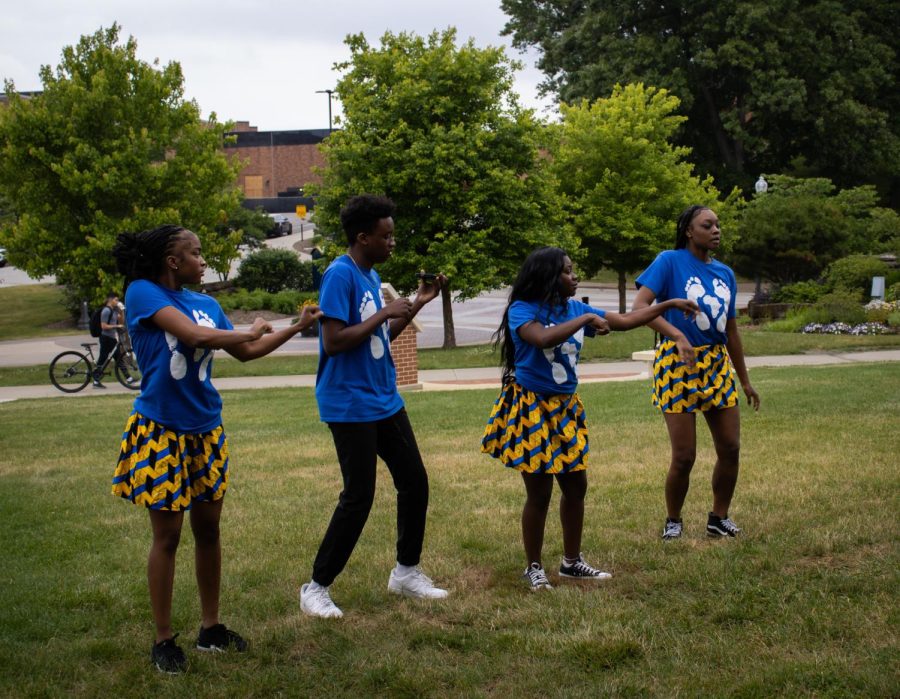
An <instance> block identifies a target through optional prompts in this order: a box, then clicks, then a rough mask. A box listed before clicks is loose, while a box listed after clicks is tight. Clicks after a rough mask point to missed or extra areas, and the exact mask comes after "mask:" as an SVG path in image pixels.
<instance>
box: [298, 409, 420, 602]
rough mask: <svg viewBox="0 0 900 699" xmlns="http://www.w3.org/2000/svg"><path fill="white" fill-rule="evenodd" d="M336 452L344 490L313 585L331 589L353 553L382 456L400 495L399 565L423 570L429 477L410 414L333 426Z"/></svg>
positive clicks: (403, 412)
mask: <svg viewBox="0 0 900 699" xmlns="http://www.w3.org/2000/svg"><path fill="white" fill-rule="evenodd" d="M328 427H329V429H331V435H332V437H333V438H334V446H335V447H336V448H337V455H338V461H340V464H341V475H342V476H343V478H344V489H343V490H342V491H341V495H340V497H339V499H338V504H337V507H336V508H335V510H334V514H333V515H332V516H331V522H330V523H329V525H328V530H327V531H326V532H325V538H324V539H323V540H322V545H321V546H319V553H318V554H317V555H316V560H315V562H314V563H313V580H315V581H316V582H317V583H319V584H320V585H325V586H328V585H331V583H332V582H334V579H335V578H336V577H337V576H338V574H340V572H341V571H342V570H343V569H344V566H345V565H346V564H347V561H348V560H349V558H350V554H351V553H353V549H354V547H355V546H356V542H357V541H358V540H359V536H360V534H362V530H363V527H364V526H365V524H366V520H367V519H368V518H369V511H370V510H371V509H372V501H373V500H374V498H375V466H376V462H377V458H376V457H377V456H380V457H381V458H382V459H383V460H384V462H385V464H387V467H388V470H389V471H390V473H391V477H392V478H393V479H394V487H395V488H396V489H397V561H398V562H399V563H400V564H402V565H408V566H414V565H418V563H419V558H420V556H421V554H422V542H423V540H424V538H425V514H426V512H427V510H428V474H427V473H426V472H425V465H424V464H423V463H422V457H421V455H420V454H419V447H418V445H417V444H416V438H415V435H413V431H412V427H411V426H410V424H409V417H408V416H407V415H406V410H400V411H399V412H397V413H395V414H394V415H392V416H391V417H389V418H386V419H384V420H379V421H377V422H331V423H328Z"/></svg>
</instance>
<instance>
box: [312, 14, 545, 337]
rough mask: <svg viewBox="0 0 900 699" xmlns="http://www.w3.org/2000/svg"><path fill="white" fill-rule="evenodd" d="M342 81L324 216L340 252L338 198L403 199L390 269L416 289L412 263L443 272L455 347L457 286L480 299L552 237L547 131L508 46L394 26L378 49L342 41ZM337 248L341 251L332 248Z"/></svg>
mask: <svg viewBox="0 0 900 699" xmlns="http://www.w3.org/2000/svg"><path fill="white" fill-rule="evenodd" d="M346 43H347V45H348V46H349V47H350V52H351V57H350V59H349V60H348V61H347V62H345V63H341V64H338V65H337V66H336V68H337V69H338V70H341V71H345V74H344V76H343V77H342V78H341V80H340V82H339V83H338V85H337V93H338V94H339V95H340V98H341V100H342V102H343V112H344V120H343V124H342V128H341V130H340V131H336V132H335V133H333V134H332V135H331V136H329V138H328V139H327V141H326V142H325V144H324V146H323V152H324V155H325V159H326V164H327V167H326V168H325V169H324V171H323V172H322V175H323V181H322V184H321V185H320V186H317V187H313V189H314V190H315V194H316V195H317V197H318V201H317V204H316V209H315V218H316V224H317V226H318V228H319V230H320V231H323V232H325V234H326V235H328V237H329V238H330V239H331V240H332V241H333V242H334V243H335V244H336V246H337V248H340V249H342V248H343V247H344V245H345V239H344V236H343V233H341V232H340V231H341V228H340V223H339V212H340V209H341V206H342V205H343V204H344V203H345V201H346V200H347V199H348V198H349V197H350V196H352V195H355V194H360V193H364V192H372V193H383V194H385V195H387V196H389V197H390V198H391V199H393V200H394V202H395V203H396V204H397V216H396V226H397V237H398V245H397V248H396V250H395V252H394V254H393V256H392V259H391V260H390V261H388V262H387V263H386V264H385V265H384V266H383V277H384V278H385V279H386V280H389V281H391V283H392V284H394V285H395V286H396V287H397V288H398V289H400V290H403V291H409V290H411V289H412V288H413V287H414V285H415V272H416V271H417V270H419V269H426V270H428V271H434V272H438V271H441V272H444V273H445V274H447V276H448V277H449V279H450V282H449V284H450V289H445V293H444V295H443V307H444V330H445V334H444V345H445V346H453V345H454V344H455V337H454V333H453V325H452V315H451V311H450V308H451V307H450V293H451V291H452V292H455V293H457V294H458V295H459V296H460V297H463V298H465V297H472V296H475V295H476V294H478V293H480V292H481V291H484V290H486V289H491V288H498V287H500V286H502V285H504V284H508V283H509V282H510V281H511V280H512V278H513V276H514V275H515V273H516V271H517V270H518V267H519V265H520V264H521V262H522V260H523V259H524V257H525V255H526V254H527V252H528V251H529V250H531V249H532V248H534V247H536V246H538V245H540V244H543V243H545V242H547V241H549V240H550V239H551V237H552V239H553V240H554V241H556V242H559V238H558V235H557V234H556V233H557V232H556V231H553V230H552V228H553V227H552V221H550V224H551V225H548V219H550V218H551V217H552V215H553V207H548V201H549V193H548V190H547V188H546V178H545V177H544V176H543V174H542V171H541V169H540V167H539V165H540V158H539V154H538V146H539V143H540V139H541V137H542V128H541V127H540V126H539V125H538V124H537V122H536V121H535V120H534V119H533V117H532V114H531V113H530V112H529V111H527V110H524V109H522V108H521V107H520V106H519V105H518V102H517V97H516V95H515V94H514V93H513V92H512V77H513V70H515V69H516V68H517V67H518V66H517V64H516V63H514V62H512V61H510V60H509V59H507V58H506V56H505V55H504V53H503V50H502V49H501V48H490V47H489V48H484V49H481V48H476V47H475V46H474V45H473V42H472V41H471V40H470V41H468V42H466V43H464V44H462V45H461V46H457V45H456V31H455V30H454V29H448V30H446V31H444V32H434V33H432V34H430V35H429V36H428V37H427V38H422V37H419V36H415V35H412V34H406V33H401V34H396V35H395V34H391V33H386V34H385V35H384V36H383V37H382V38H381V46H380V47H377V48H376V47H372V46H370V45H369V44H368V42H367V41H366V39H365V37H364V36H363V35H361V34H360V35H355V36H350V37H348V38H347V40H346ZM331 254H336V252H335V249H332V251H331Z"/></svg>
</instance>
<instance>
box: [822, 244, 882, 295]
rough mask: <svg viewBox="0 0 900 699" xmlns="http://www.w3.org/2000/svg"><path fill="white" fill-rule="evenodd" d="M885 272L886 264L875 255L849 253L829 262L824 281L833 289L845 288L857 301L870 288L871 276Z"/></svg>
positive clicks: (866, 293) (880, 275)
mask: <svg viewBox="0 0 900 699" xmlns="http://www.w3.org/2000/svg"><path fill="white" fill-rule="evenodd" d="M887 272H888V266H887V265H886V264H885V263H884V262H882V261H881V260H879V259H878V258H877V257H872V256H870V255H850V256H849V257H842V258H841V259H840V260H835V261H834V262H832V263H831V265H830V266H829V267H828V271H827V273H826V281H827V283H828V287H829V288H830V289H832V290H833V291H837V290H839V289H845V290H846V291H847V292H849V293H850V294H853V295H854V297H855V298H856V300H857V301H862V299H864V298H868V297H869V294H870V292H871V290H872V277H883V276H885V275H886V274H887Z"/></svg>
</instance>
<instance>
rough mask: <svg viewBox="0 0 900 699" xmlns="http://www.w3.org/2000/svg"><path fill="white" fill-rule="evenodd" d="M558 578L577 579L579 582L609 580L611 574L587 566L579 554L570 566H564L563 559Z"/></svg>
mask: <svg viewBox="0 0 900 699" xmlns="http://www.w3.org/2000/svg"><path fill="white" fill-rule="evenodd" d="M559 576H560V577H561V578H578V579H580V580H609V579H610V578H611V577H612V574H610V573H604V572H603V571H602V570H597V569H596V568H594V567H592V566H589V565H588V564H587V563H585V562H584V558H583V557H582V555H581V554H580V553H579V554H578V558H577V559H575V562H574V563H572V564H571V565H566V559H565V558H564V559H563V562H562V564H561V565H560V566H559Z"/></svg>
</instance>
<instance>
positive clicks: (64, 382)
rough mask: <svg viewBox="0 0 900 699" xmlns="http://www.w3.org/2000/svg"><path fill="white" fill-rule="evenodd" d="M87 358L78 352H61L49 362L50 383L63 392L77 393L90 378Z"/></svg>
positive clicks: (91, 368)
mask: <svg viewBox="0 0 900 699" xmlns="http://www.w3.org/2000/svg"><path fill="white" fill-rule="evenodd" d="M92 370H93V367H92V366H91V363H90V361H88V358H87V357H85V356H84V355H83V354H81V353H80V352H63V353H62V354H58V355H56V356H55V357H54V358H53V361H52V362H50V383H52V384H53V385H54V386H56V387H57V388H58V389H59V390H60V391H64V392H65V393H77V392H78V391H80V390H81V389H82V388H84V387H85V386H87V385H88V382H89V381H90V380H91V372H92Z"/></svg>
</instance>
